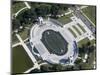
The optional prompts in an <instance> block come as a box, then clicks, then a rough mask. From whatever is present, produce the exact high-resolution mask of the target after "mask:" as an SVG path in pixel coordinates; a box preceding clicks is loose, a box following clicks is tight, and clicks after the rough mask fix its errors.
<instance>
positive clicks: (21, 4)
mask: <svg viewBox="0 0 100 75" xmlns="http://www.w3.org/2000/svg"><path fill="white" fill-rule="evenodd" d="M25 6H26V5H25V4H24V2H13V3H12V10H11V11H12V13H13V14H14V13H16V12H17V11H19V10H20V9H21V8H23V7H25Z"/></svg>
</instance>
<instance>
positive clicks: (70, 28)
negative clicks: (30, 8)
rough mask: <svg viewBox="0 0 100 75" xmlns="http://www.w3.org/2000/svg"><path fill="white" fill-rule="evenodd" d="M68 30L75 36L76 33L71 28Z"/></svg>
mask: <svg viewBox="0 0 100 75" xmlns="http://www.w3.org/2000/svg"><path fill="white" fill-rule="evenodd" d="M68 30H69V31H70V32H71V33H72V35H73V36H74V37H75V38H76V37H77V35H76V34H75V33H74V31H73V30H72V29H71V28H68Z"/></svg>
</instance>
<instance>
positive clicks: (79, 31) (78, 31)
mask: <svg viewBox="0 0 100 75" xmlns="http://www.w3.org/2000/svg"><path fill="white" fill-rule="evenodd" d="M73 28H74V29H75V30H76V31H77V33H78V34H79V35H81V32H80V31H79V29H78V28H77V27H76V26H73Z"/></svg>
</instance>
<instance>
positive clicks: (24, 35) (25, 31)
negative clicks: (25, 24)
mask: <svg viewBox="0 0 100 75" xmlns="http://www.w3.org/2000/svg"><path fill="white" fill-rule="evenodd" d="M28 33H29V31H28V29H24V30H23V31H21V32H19V35H20V36H21V38H22V39H23V40H25V39H26V38H28V37H29V35H28Z"/></svg>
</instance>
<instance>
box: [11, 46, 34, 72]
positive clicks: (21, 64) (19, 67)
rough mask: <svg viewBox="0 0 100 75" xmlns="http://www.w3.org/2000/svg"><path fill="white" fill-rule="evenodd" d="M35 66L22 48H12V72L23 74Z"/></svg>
mask: <svg viewBox="0 0 100 75" xmlns="http://www.w3.org/2000/svg"><path fill="white" fill-rule="evenodd" d="M32 66H33V63H32V61H31V60H30V58H29V56H28V55H27V53H26V52H25V50H24V48H23V47H22V46H17V47H14V48H12V72H13V73H22V72H24V71H26V70H28V69H29V68H31V67H32Z"/></svg>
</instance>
